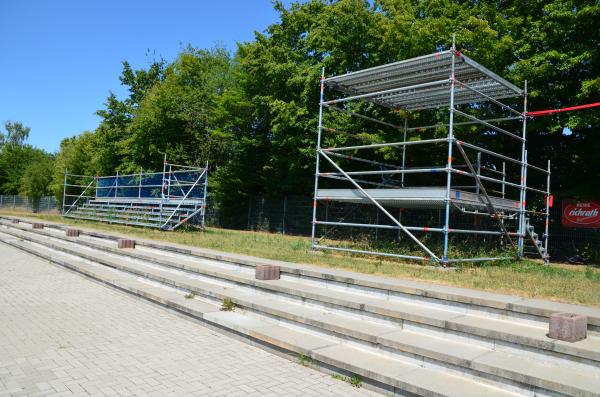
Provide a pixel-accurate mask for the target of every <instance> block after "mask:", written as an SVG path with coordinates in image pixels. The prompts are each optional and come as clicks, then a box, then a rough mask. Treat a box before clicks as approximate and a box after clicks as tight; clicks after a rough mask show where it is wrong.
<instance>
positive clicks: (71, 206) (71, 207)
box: [63, 179, 96, 215]
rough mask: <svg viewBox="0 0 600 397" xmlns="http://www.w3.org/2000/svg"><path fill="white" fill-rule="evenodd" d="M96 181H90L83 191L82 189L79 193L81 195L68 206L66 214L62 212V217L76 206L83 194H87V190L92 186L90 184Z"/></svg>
mask: <svg viewBox="0 0 600 397" xmlns="http://www.w3.org/2000/svg"><path fill="white" fill-rule="evenodd" d="M95 181H96V179H92V181H91V182H90V183H89V184H88V185H87V186H86V187H85V189H83V191H82V192H81V194H80V195H79V196H78V197H77V199H75V201H74V202H73V203H72V204H70V205H69V209H68V210H67V212H63V215H67V214H68V213H69V212H70V211H71V210H72V209H73V206H75V204H77V202H78V201H79V199H80V198H81V197H82V196H83V194H84V193H85V192H87V190H88V189H89V188H90V186H92V184H93V183H94V182H95Z"/></svg>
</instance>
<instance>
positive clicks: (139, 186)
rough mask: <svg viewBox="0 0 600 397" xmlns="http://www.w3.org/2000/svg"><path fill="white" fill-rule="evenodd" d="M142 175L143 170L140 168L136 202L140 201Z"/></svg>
mask: <svg viewBox="0 0 600 397" xmlns="http://www.w3.org/2000/svg"><path fill="white" fill-rule="evenodd" d="M143 175H144V169H143V168H142V167H140V180H139V184H138V201H140V200H141V198H142V177H143Z"/></svg>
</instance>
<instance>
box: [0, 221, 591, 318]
mask: <svg viewBox="0 0 600 397" xmlns="http://www.w3.org/2000/svg"><path fill="white" fill-rule="evenodd" d="M6 215H19V216H24V217H33V216H35V217H37V218H39V219H45V220H48V221H57V222H62V223H66V224H70V225H76V226H79V227H90V228H94V229H98V230H104V231H110V232H115V233H122V234H126V235H128V236H130V237H131V238H134V237H138V238H146V239H155V240H162V241H166V242H173V243H179V244H186V245H190V246H194V247H201V248H210V249H215V250H220V251H225V252H232V253H239V254H247V255H253V256H258V257H262V258H268V259H277V260H283V261H289V262H298V263H308V264H314V265H318V266H322V267H331V268H340V269H346V270H352V271H356V272H361V273H368V274H377V275H383V276H388V277H396V278H405V279H414V280H424V281H431V282H435V283H438V284H445V285H452V286H457V287H465V288H476V289H482V290H487V291H495V292H500V293H506V294H516V295H520V296H525V297H536V298H544V299H551V300H557V301H562V302H570V303H577V304H585V305H591V306H598V307H600V269H597V268H594V267H591V266H573V265H563V264H552V265H550V266H545V265H543V264H542V263H541V262H540V261H533V260H523V261H513V260H507V261H502V262H496V263H493V264H492V263H481V264H465V265H461V266H460V267H458V268H456V269H455V270H442V269H440V268H439V267H436V266H425V265H423V264H413V263H406V262H401V261H399V260H394V259H388V258H376V257H368V256H361V255H352V254H345V253H338V252H331V251H324V252H322V251H318V252H313V251H312V250H311V248H310V238H307V237H299V236H286V235H282V234H272V233H265V232H249V231H239V230H227V229H217V228H207V230H206V231H205V232H204V233H202V232H199V231H190V230H187V231H186V230H176V231H174V232H163V231H159V230H154V229H143V228H137V227H131V226H123V225H110V224H106V223H96V222H88V221H79V220H71V219H63V218H62V217H60V216H59V215H37V214H31V213H6ZM476 250H477V248H473V252H474V251H476Z"/></svg>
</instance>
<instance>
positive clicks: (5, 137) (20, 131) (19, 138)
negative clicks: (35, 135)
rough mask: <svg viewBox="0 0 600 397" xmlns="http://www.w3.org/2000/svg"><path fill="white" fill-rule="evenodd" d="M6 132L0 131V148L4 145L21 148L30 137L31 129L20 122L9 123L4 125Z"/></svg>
mask: <svg viewBox="0 0 600 397" xmlns="http://www.w3.org/2000/svg"><path fill="white" fill-rule="evenodd" d="M4 129H5V130H6V132H2V131H0V147H3V146H4V145H13V146H20V145H23V143H24V142H25V141H26V140H27V138H28V137H29V132H30V131H31V128H29V127H26V126H24V125H23V123H21V122H19V121H15V122H13V121H7V122H5V123H4Z"/></svg>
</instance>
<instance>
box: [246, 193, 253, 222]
mask: <svg viewBox="0 0 600 397" xmlns="http://www.w3.org/2000/svg"><path fill="white" fill-rule="evenodd" d="M251 211H252V196H248V226H247V227H246V230H250V212H251Z"/></svg>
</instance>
